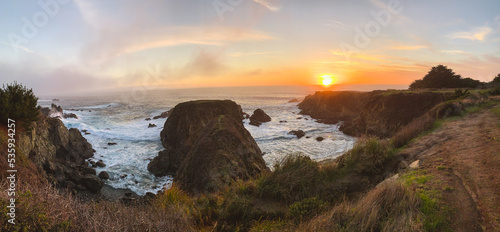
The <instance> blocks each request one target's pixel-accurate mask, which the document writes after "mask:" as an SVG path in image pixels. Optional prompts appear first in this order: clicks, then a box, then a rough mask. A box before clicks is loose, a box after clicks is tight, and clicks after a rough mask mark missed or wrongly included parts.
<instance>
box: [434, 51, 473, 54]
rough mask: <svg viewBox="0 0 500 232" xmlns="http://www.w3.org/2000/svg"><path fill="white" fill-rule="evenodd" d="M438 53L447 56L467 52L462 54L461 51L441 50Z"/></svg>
mask: <svg viewBox="0 0 500 232" xmlns="http://www.w3.org/2000/svg"><path fill="white" fill-rule="evenodd" d="M440 52H442V53H449V54H468V53H467V52H464V51H462V50H442V51H440Z"/></svg>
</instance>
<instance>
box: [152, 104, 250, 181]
mask: <svg viewBox="0 0 500 232" xmlns="http://www.w3.org/2000/svg"><path fill="white" fill-rule="evenodd" d="M219 115H228V116H231V117H233V118H234V119H235V120H237V121H238V122H241V121H242V120H243V114H242V110H241V107H240V106H239V105H237V104H236V103H235V102H233V101H229V100H225V101H209V100H201V101H190V102H184V103H180V104H178V105H177V106H175V107H174V109H173V110H172V111H171V113H170V116H169V117H168V119H167V121H166V122H165V125H164V126H163V130H162V131H161V133H160V137H161V142H162V144H163V147H165V148H166V149H165V150H164V151H161V152H160V153H159V155H158V156H157V157H155V158H154V159H153V160H152V161H151V162H150V163H149V165H148V170H149V171H150V172H152V173H153V174H155V175H156V176H165V175H175V173H176V172H177V169H178V168H179V167H180V166H181V163H182V161H184V158H185V156H186V154H187V153H188V152H189V151H190V150H191V149H192V148H193V146H194V144H195V142H196V140H197V139H198V137H199V136H200V135H201V133H200V132H201V131H202V130H203V129H204V128H205V126H206V125H207V124H208V123H209V122H210V120H212V119H213V118H215V117H218V116H219Z"/></svg>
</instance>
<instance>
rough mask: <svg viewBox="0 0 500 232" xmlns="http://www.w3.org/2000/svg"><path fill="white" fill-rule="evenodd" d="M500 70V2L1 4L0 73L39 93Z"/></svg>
mask: <svg viewBox="0 0 500 232" xmlns="http://www.w3.org/2000/svg"><path fill="white" fill-rule="evenodd" d="M438 64H443V65H446V66H448V67H449V68H452V69H453V70H454V71H455V72H456V73H458V74H461V75H462V76H463V77H471V78H474V79H478V80H481V81H491V80H492V79H493V78H494V76H496V75H497V74H498V73H500V3H498V1H497V0H474V1H472V0H470V1H466V0H460V1H456V0H455V1H451V0H440V1H431V0H419V1H415V0H413V1H412V0H359V1H353V0H308V1H305V0H182V1H181V0H175V1H174V0H166V1H160V0H141V1H136V0H107V1H101V0H39V1H30V0H20V1H7V0H2V8H1V9H0V74H1V78H2V81H1V82H2V83H11V82H13V81H18V82H20V83H23V84H24V85H26V86H28V87H29V88H33V89H34V90H35V92H36V93H41V94H50V93H76V92H85V91H99V90H100V91H109V90H113V89H126V88H133V87H137V86H143V87H159V88H192V87H212V86H213V87H216V86H260V85H318V84H321V83H322V77H324V76H329V77H331V79H333V80H332V82H333V84H394V85H408V84H410V83H411V82H412V81H413V80H415V79H420V78H422V77H423V76H424V75H425V74H426V73H427V72H428V70H429V69H430V68H431V67H432V66H436V65H438Z"/></svg>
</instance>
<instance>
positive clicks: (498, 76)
mask: <svg viewBox="0 0 500 232" xmlns="http://www.w3.org/2000/svg"><path fill="white" fill-rule="evenodd" d="M492 82H495V83H500V73H499V74H498V75H497V76H496V77H495V78H494V79H493V81H492Z"/></svg>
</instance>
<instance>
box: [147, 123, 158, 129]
mask: <svg viewBox="0 0 500 232" xmlns="http://www.w3.org/2000/svg"><path fill="white" fill-rule="evenodd" d="M152 127H156V124H153V123H150V124H149V125H148V128H152Z"/></svg>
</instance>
